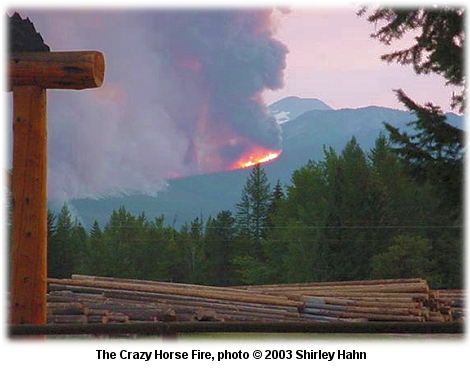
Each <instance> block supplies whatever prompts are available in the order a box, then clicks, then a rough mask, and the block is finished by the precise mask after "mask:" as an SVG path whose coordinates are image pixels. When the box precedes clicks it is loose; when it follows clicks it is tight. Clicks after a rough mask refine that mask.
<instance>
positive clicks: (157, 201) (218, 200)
mask: <svg viewBox="0 0 470 370" xmlns="http://www.w3.org/2000/svg"><path fill="white" fill-rule="evenodd" d="M287 108H289V107H287ZM448 117H449V122H450V123H453V124H455V125H457V126H459V127H460V126H461V127H463V117H460V116H457V115H455V114H453V113H451V114H448ZM412 120H413V115H412V114H411V113H410V112H409V111H404V110H399V109H394V108H386V107H379V106H367V107H362V108H341V109H313V110H308V111H304V112H303V113H301V114H299V115H298V116H297V117H296V118H295V119H292V120H289V121H287V122H285V123H283V124H282V125H281V131H282V148H283V151H282V154H281V155H280V157H279V158H278V159H277V160H275V161H272V162H270V163H267V164H264V165H263V168H264V169H265V171H266V173H267V175H268V178H269V180H270V183H271V186H274V184H275V183H276V181H278V180H279V181H280V182H281V183H282V184H283V185H287V184H288V183H289V182H290V177H291V175H292V173H293V171H295V170H296V169H298V168H300V167H301V166H303V165H305V164H306V163H307V161H308V160H309V159H312V160H321V159H322V158H323V154H324V148H325V147H332V148H333V149H334V150H336V151H338V152H340V151H341V150H342V149H343V148H344V145H345V144H346V143H347V142H348V141H349V140H350V139H351V138H352V136H355V137H356V140H357V141H358V143H359V145H360V146H361V148H362V149H363V150H364V151H368V150H369V149H371V148H372V147H373V145H374V143H375V140H376V139H377V137H378V135H379V133H380V132H385V129H384V126H383V122H385V121H386V122H388V123H390V124H392V125H393V126H395V127H398V128H399V129H401V130H403V129H406V125H407V123H408V122H410V121H412ZM250 172H251V168H245V169H238V170H233V171H222V172H216V173H207V174H202V175H197V176H191V177H185V178H176V179H170V180H168V181H167V183H168V186H167V187H166V189H164V190H161V191H159V192H157V194H156V196H149V195H144V194H138V193H135V194H130V195H127V196H123V197H101V198H100V199H86V198H83V199H72V200H69V203H70V205H71V207H72V208H73V210H74V212H73V213H75V215H76V216H77V219H78V220H80V222H81V223H82V224H83V226H84V227H85V228H87V229H89V228H90V227H91V225H92V224H93V222H94V221H95V219H96V220H97V221H98V222H99V224H100V225H101V226H104V225H105V224H106V223H107V222H108V220H109V217H110V215H111V213H112V211H113V210H115V209H118V208H119V207H120V206H124V207H125V208H126V209H127V210H128V211H129V212H131V213H133V214H140V213H142V212H144V213H145V214H146V215H147V217H149V219H153V218H154V217H159V216H161V215H164V217H165V222H166V223H169V224H171V225H173V226H175V227H178V226H181V225H182V224H184V223H189V222H191V221H192V220H194V219H195V218H196V217H202V218H203V219H207V218H208V217H209V216H212V217H215V216H216V215H217V213H218V212H220V211H222V210H230V211H232V212H235V205H236V203H237V202H239V200H240V195H241V191H242V188H243V186H244V184H245V182H246V178H247V177H248V175H249V173H250ZM61 206H62V204H58V203H56V204H52V203H51V209H53V210H54V211H56V212H57V210H58V209H60V207H61Z"/></svg>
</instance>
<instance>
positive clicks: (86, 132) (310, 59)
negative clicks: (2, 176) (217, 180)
mask: <svg viewBox="0 0 470 370" xmlns="http://www.w3.org/2000/svg"><path fill="white" fill-rule="evenodd" d="M190 7H192V6H189V5H188V6H184V5H183V6H182V7H181V8H182V9H181V10H182V11H185V10H188V9H189V8H190ZM210 8H212V7H210ZM248 8H250V7H249V6H246V7H243V6H242V7H236V8H235V10H237V11H239V10H240V9H242V10H248ZM359 8H360V6H359V5H355V6H351V5H347V4H345V5H341V6H340V5H337V4H336V5H331V6H330V5H329V7H325V6H321V7H312V6H305V5H302V4H299V5H297V6H296V5H294V6H290V7H286V6H282V4H280V5H279V6H277V7H275V10H273V11H272V12H266V11H258V10H256V9H251V10H252V12H249V13H247V14H245V13H243V14H242V15H240V14H239V15H236V16H232V15H231V14H227V13H224V14H225V15H224V17H225V18H224V19H223V20H222V21H221V20H220V19H218V18H217V17H213V16H212V15H205V16H204V17H205V18H204V17H203V18H197V17H188V18H185V16H182V17H179V16H176V17H175V16H174V15H172V16H171V17H167V16H161V15H160V16H159V15H154V13H161V12H158V11H161V10H162V8H161V7H158V5H157V6H155V5H148V6H143V7H139V6H136V7H132V6H130V7H128V8H126V7H112V6H111V7H104V8H102V7H100V8H95V7H78V8H74V7H64V6H46V7H34V6H29V7H28V6H22V7H21V6H20V7H13V6H7V8H6V13H8V14H9V15H11V14H12V11H14V10H17V11H19V13H20V14H21V15H22V17H23V18H25V17H29V18H30V19H31V21H32V22H33V23H34V25H35V27H36V30H37V31H38V32H40V33H41V35H42V36H43V38H44V39H45V42H46V43H47V44H48V45H49V46H50V47H51V49H52V50H54V51H58V50H63V51H66V50H87V49H88V50H99V51H102V52H103V53H104V54H105V58H106V76H105V82H104V84H103V86H102V87H100V88H98V89H94V90H84V91H79V92H77V91H71V90H69V91H63V90H50V91H49V92H48V121H49V122H48V126H49V138H48V139H49V185H48V186H49V190H48V192H49V196H50V197H51V199H52V198H54V199H58V200H66V199H69V198H75V197H99V196H102V195H109V194H122V193H125V192H129V191H139V192H143V193H146V194H150V195H156V194H157V193H158V192H159V191H161V190H162V189H164V188H165V186H166V181H167V179H169V178H172V177H180V176H188V175H194V174H199V173H206V172H213V171H218V170H224V169H230V168H234V163H239V162H240V161H241V159H243V160H244V161H248V160H251V157H250V156H251V155H254V153H255V151H257V153H258V154H257V155H258V156H260V157H261V156H264V155H271V154H272V153H273V152H276V153H278V152H279V150H280V149H281V148H282V141H281V133H280V129H279V127H277V124H276V123H275V122H273V120H272V119H270V118H269V117H266V116H265V113H264V109H265V107H266V105H267V104H270V103H273V102H275V101H276V100H279V99H282V98H284V97H287V96H298V97H303V98H317V99H320V100H322V101H323V102H325V103H326V104H328V105H330V106H331V107H333V108H335V109H340V108H358V107H364V106H370V105H376V106H384V107H390V108H397V109H404V107H403V106H402V105H401V103H399V102H398V101H397V99H396V96H395V94H394V92H393V90H394V89H397V88H401V89H403V90H404V91H405V92H406V93H407V94H408V95H409V96H411V97H412V98H413V99H414V100H415V101H417V102H418V103H422V104H424V103H427V102H429V101H430V102H433V103H434V104H437V105H439V106H441V107H442V108H443V109H444V110H445V111H448V110H449V109H450V107H449V102H450V97H451V94H452V88H450V87H447V86H445V81H444V79H443V78H442V77H440V76H435V75H432V76H417V75H416V74H415V73H414V71H413V69H412V67H411V66H398V65H395V64H387V63H385V62H383V61H381V60H380V55H382V54H384V53H386V52H389V51H391V48H388V47H385V46H384V45H381V44H380V43H379V42H378V41H376V40H374V39H371V38H370V34H371V33H372V32H373V31H374V26H373V25H372V24H370V23H369V22H367V21H366V19H365V18H359V17H358V16H357V15H356V12H357V10H358V9H359ZM145 10H147V11H148V10H152V11H154V12H152V15H148V14H144V12H142V11H145ZM229 13H230V11H229ZM251 13H253V14H251ZM143 14H144V15H143ZM201 24H203V26H201ZM408 42H409V40H404V41H401V42H400V44H396V45H395V44H393V45H392V47H395V48H401V47H405V46H407V45H408V44H407V43H408ZM7 95H8V96H7V104H6V116H7V120H11V118H10V116H9V115H11V113H10V111H11V96H10V95H11V94H7ZM7 127H8V126H7ZM6 136H7V138H11V133H10V132H9V131H8V130H7V135H6ZM7 143H8V140H7ZM8 156H9V153H7V158H8ZM7 162H8V161H7ZM7 166H8V164H7Z"/></svg>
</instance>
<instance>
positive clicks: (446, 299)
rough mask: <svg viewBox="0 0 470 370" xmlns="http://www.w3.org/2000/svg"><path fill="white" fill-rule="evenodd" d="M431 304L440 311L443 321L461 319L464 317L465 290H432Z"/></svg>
mask: <svg viewBox="0 0 470 370" xmlns="http://www.w3.org/2000/svg"><path fill="white" fill-rule="evenodd" d="M433 294H434V297H433V298H434V299H433V305H434V308H435V310H436V311H439V312H441V313H442V315H443V316H444V318H445V321H454V320H458V321H463V320H464V318H465V314H466V312H465V292H464V290H461V289H440V290H435V291H433Z"/></svg>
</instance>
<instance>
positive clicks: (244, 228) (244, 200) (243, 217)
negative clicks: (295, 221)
mask: <svg viewBox="0 0 470 370" xmlns="http://www.w3.org/2000/svg"><path fill="white" fill-rule="evenodd" d="M270 198H271V192H270V185H269V182H268V177H267V175H266V172H265V170H264V168H262V167H261V166H260V164H256V165H255V166H254V167H253V169H252V171H251V173H250V175H249V177H248V179H247V181H246V183H245V185H244V187H243V190H242V194H241V202H240V203H238V204H237V224H238V227H239V229H240V230H241V233H242V234H243V233H245V234H247V235H248V236H249V237H250V238H251V239H252V241H253V248H254V250H253V251H251V252H252V253H253V254H252V255H253V256H254V257H256V258H262V242H263V240H264V238H265V235H266V231H265V228H266V226H267V217H268V208H269V204H270Z"/></svg>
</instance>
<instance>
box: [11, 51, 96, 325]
mask: <svg viewBox="0 0 470 370" xmlns="http://www.w3.org/2000/svg"><path fill="white" fill-rule="evenodd" d="M9 67H10V69H9V78H10V81H9V90H11V91H13V172H12V179H11V191H12V213H13V214H12V246H11V248H12V250H11V256H12V261H11V281H10V293H11V296H10V311H11V312H10V321H11V324H45V323H46V316H47V315H46V314H47V312H46V293H47V290H46V289H47V285H46V284H47V104H46V89H48V88H59V89H78V90H81V89H87V88H94V87H99V86H101V84H102V83H103V79H104V57H103V54H101V53H99V52H97V51H82V52H52V53H51V52H31V53H29V52H25V53H17V54H12V55H11V56H10V65H9Z"/></svg>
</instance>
